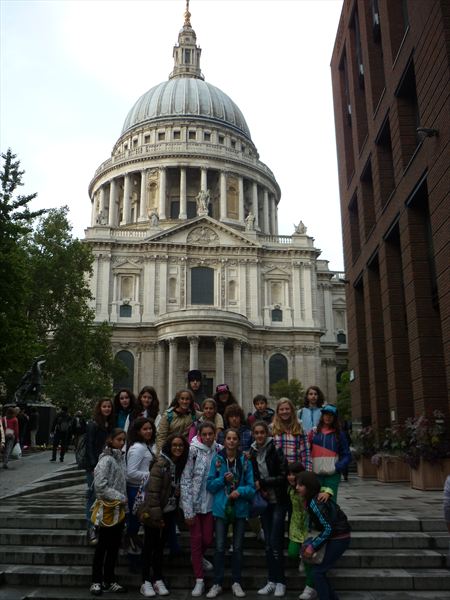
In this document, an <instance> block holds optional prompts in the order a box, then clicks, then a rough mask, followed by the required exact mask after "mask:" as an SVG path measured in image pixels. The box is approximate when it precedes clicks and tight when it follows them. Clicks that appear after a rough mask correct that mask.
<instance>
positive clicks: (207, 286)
mask: <svg viewBox="0 0 450 600" xmlns="http://www.w3.org/2000/svg"><path fill="white" fill-rule="evenodd" d="M191 304H210V305H212V304H214V269H210V268H209V267H194V268H193V269H191Z"/></svg>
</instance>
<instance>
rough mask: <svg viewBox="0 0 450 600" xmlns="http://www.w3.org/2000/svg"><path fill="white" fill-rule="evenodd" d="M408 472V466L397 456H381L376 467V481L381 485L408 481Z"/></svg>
mask: <svg viewBox="0 0 450 600" xmlns="http://www.w3.org/2000/svg"><path fill="white" fill-rule="evenodd" d="M409 471H410V468H409V466H408V465H407V464H406V463H405V462H404V461H403V459H401V458H399V457H398V456H383V457H382V459H381V464H380V466H379V467H377V479H378V481H382V482H383V483H399V482H402V481H409V480H410V475H409Z"/></svg>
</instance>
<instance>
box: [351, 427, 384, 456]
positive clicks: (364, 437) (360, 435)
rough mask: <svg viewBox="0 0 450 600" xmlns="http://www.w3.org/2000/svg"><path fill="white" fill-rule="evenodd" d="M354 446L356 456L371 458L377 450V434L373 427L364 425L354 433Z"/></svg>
mask: <svg viewBox="0 0 450 600" xmlns="http://www.w3.org/2000/svg"><path fill="white" fill-rule="evenodd" d="M352 447H353V448H354V455H355V458H359V457H360V456H364V457H366V458H371V457H372V456H373V455H374V454H375V453H376V451H377V448H378V445H377V436H376V433H375V430H374V429H373V428H372V427H370V426H369V427H363V428H362V429H359V430H357V431H354V432H353V434H352Z"/></svg>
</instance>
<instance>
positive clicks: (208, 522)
mask: <svg viewBox="0 0 450 600" xmlns="http://www.w3.org/2000/svg"><path fill="white" fill-rule="evenodd" d="M215 437H216V428H215V425H214V423H211V422H210V421H204V422H203V423H201V425H200V426H199V429H198V433H197V436H196V437H195V438H194V439H193V440H192V444H191V447H190V449H189V457H188V460H187V463H186V467H185V469H184V471H183V475H182V476H181V507H182V509H183V512H184V518H185V521H186V524H187V525H188V527H189V529H190V538H191V559H192V567H193V569H194V575H195V578H196V582H195V587H194V589H193V590H192V596H201V595H202V594H203V592H204V591H205V582H204V571H205V570H207V571H210V570H212V564H211V563H210V562H209V561H208V560H206V559H205V558H204V556H203V555H204V553H205V551H206V550H207V548H209V546H211V544H212V542H213V536H214V519H213V516H212V512H211V510H212V503H213V496H212V494H210V492H208V491H207V490H206V480H207V479H208V474H209V470H210V467H211V462H212V460H213V459H215V457H216V454H217V452H218V451H219V450H221V448H222V446H220V444H217V443H216V441H215Z"/></svg>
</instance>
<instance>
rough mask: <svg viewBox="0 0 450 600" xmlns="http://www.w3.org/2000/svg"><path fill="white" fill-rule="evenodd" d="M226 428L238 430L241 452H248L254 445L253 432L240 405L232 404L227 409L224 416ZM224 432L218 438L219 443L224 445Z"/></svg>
mask: <svg viewBox="0 0 450 600" xmlns="http://www.w3.org/2000/svg"><path fill="white" fill-rule="evenodd" d="M223 419H224V422H225V427H227V428H229V429H236V430H237V431H238V432H239V440H240V443H239V450H240V451H241V452H248V451H249V450H250V446H251V443H252V432H251V430H250V428H249V426H248V425H247V423H246V421H245V414H244V411H243V410H242V408H241V407H240V406H239V404H230V406H227V407H226V409H225V412H224V414H223ZM223 439H224V434H223V431H222V432H221V433H219V435H218V436H217V441H218V442H219V443H220V444H223Z"/></svg>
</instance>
